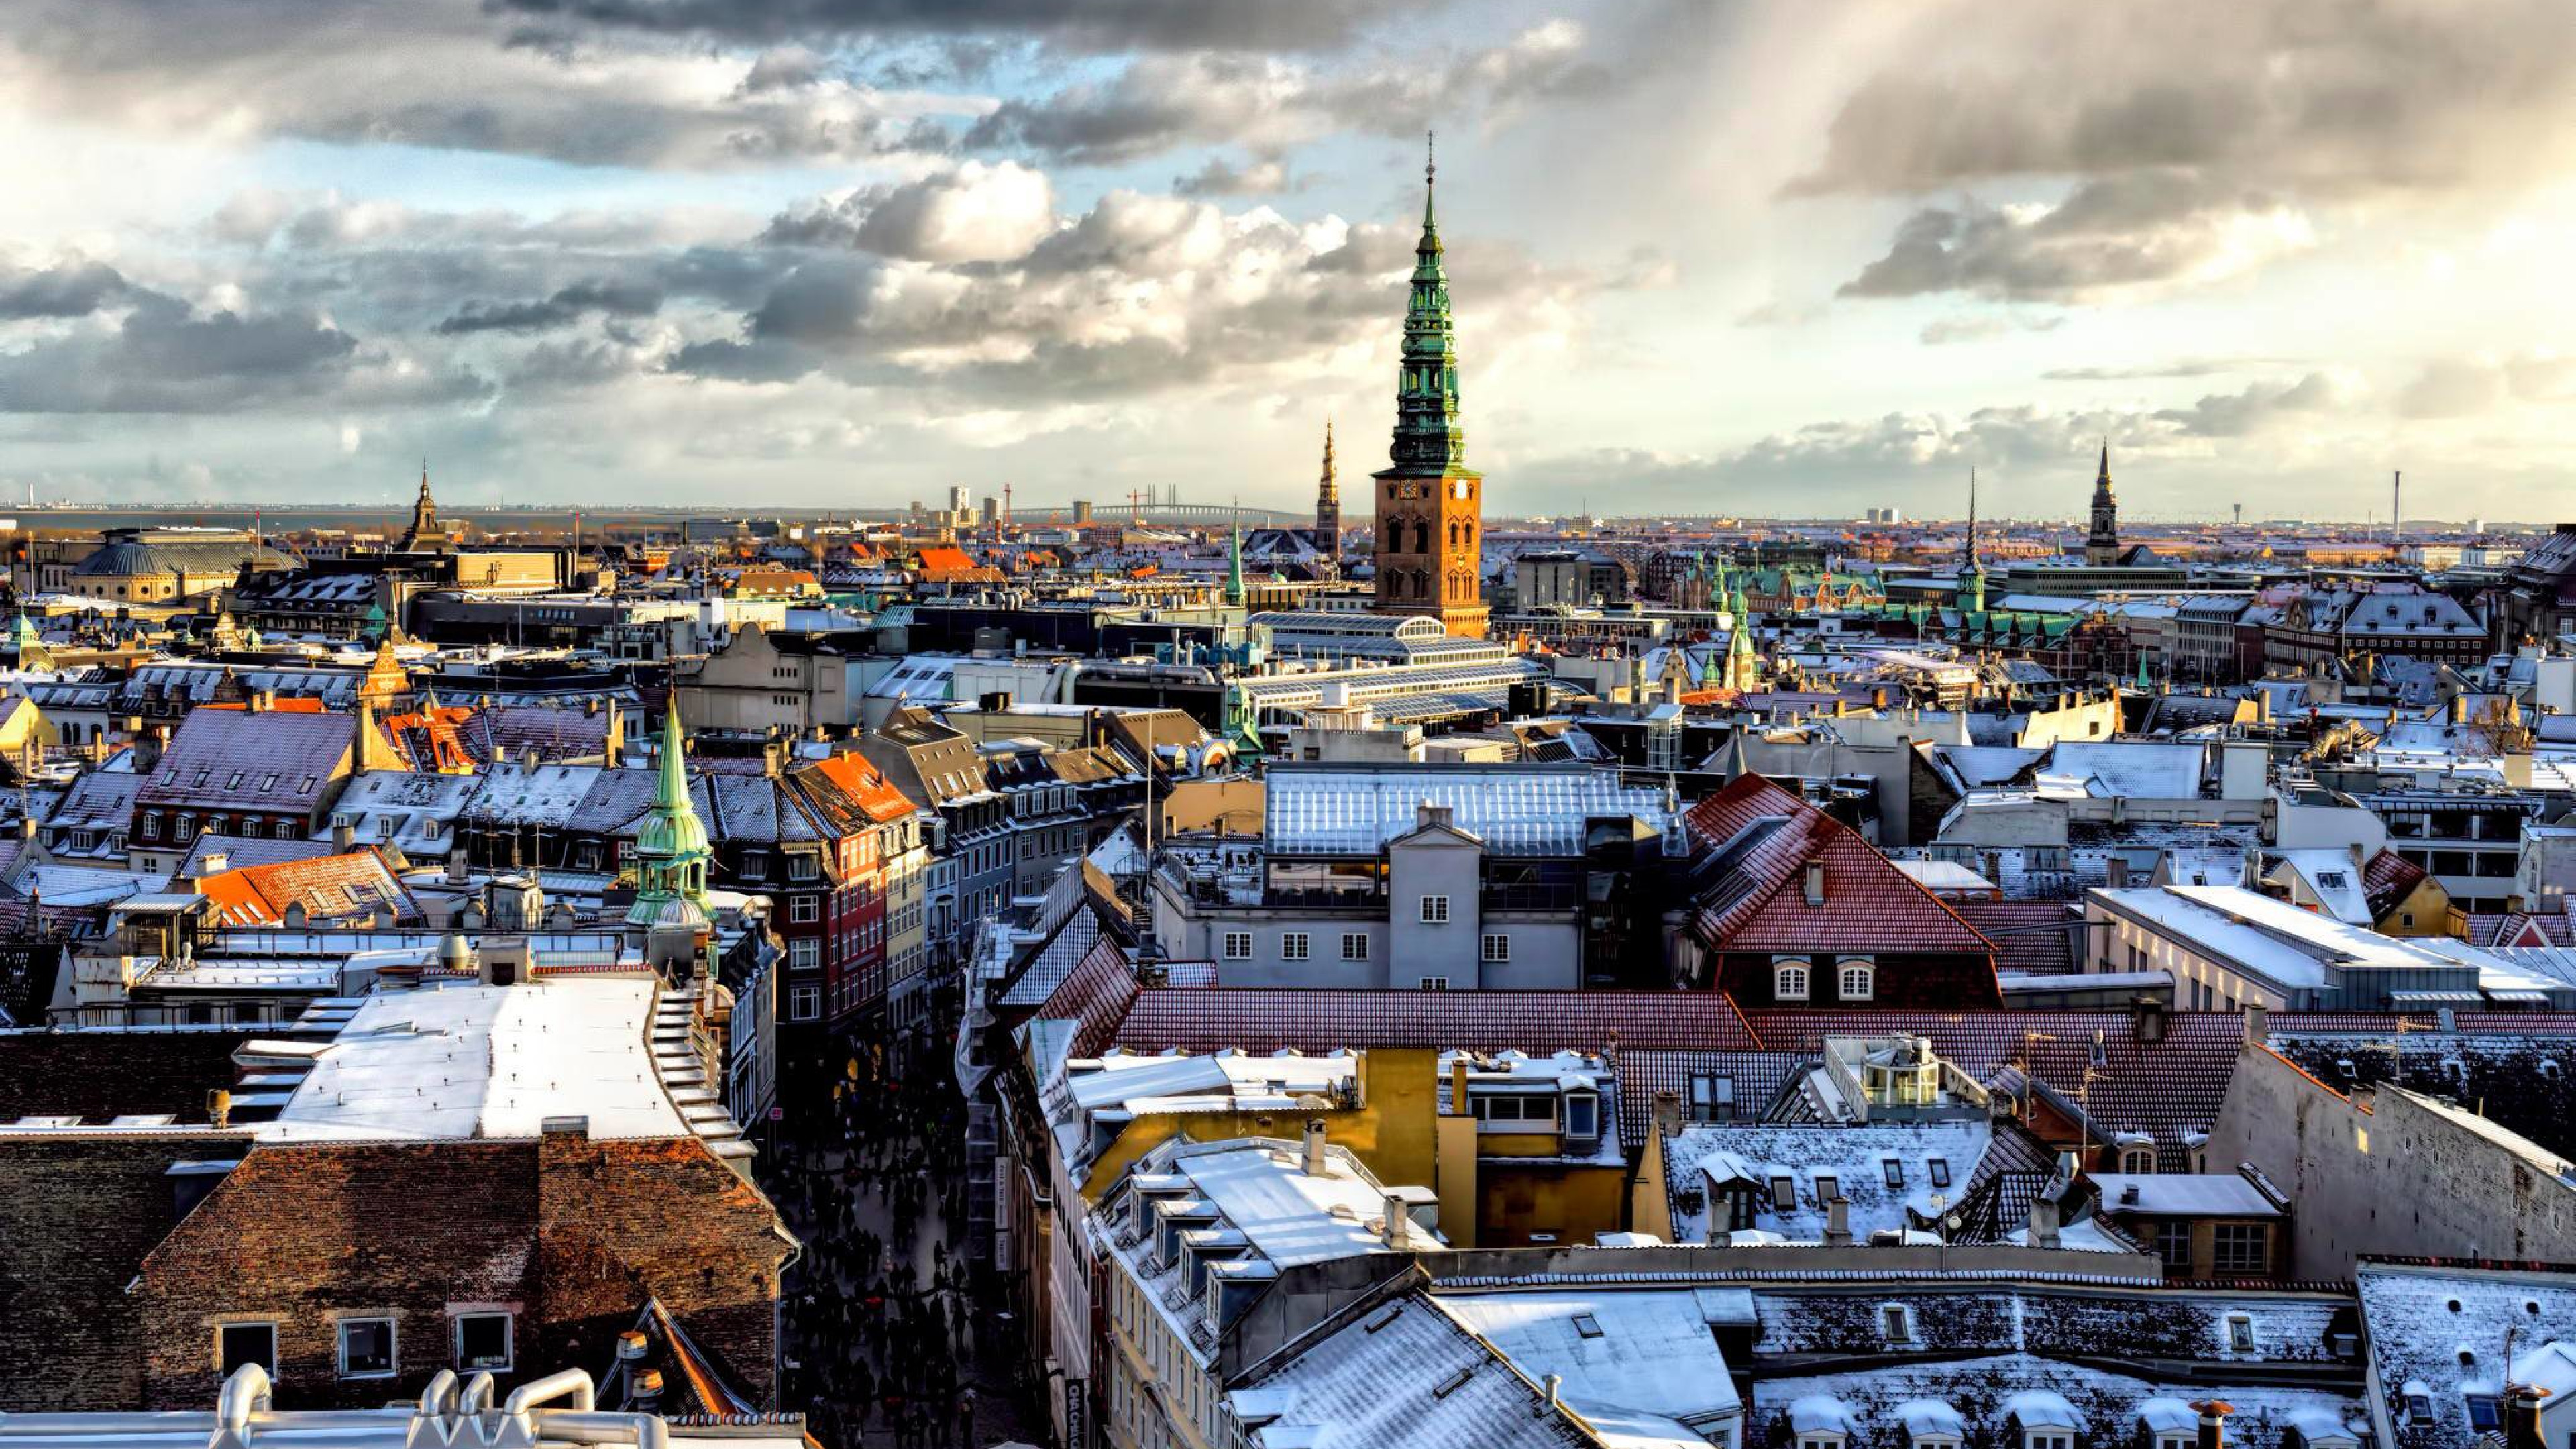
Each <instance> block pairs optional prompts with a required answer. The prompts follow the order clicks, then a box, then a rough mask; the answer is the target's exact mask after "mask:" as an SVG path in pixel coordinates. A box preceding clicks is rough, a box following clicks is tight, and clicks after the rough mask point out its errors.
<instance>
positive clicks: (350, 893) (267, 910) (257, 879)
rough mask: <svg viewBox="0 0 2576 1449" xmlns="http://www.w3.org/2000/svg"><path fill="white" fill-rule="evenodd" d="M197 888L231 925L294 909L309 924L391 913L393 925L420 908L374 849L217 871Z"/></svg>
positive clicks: (262, 921)
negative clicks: (290, 908) (288, 908)
mask: <svg viewBox="0 0 2576 1449" xmlns="http://www.w3.org/2000/svg"><path fill="white" fill-rule="evenodd" d="M197 889H198V891H199V892H200V893H201V894H203V895H204V896H205V897H206V899H208V900H210V901H213V902H214V903H215V915H216V918H217V919H218V920H220V921H222V922H223V923H224V924H226V925H231V926H260V925H275V924H277V923H279V922H281V921H284V920H285V919H286V909H287V907H289V906H295V905H300V906H302V907H303V908H304V915H305V919H307V920H311V921H346V920H356V919H361V918H364V917H367V916H371V915H374V914H375V913H376V912H377V911H379V910H390V911H391V913H392V915H393V917H394V919H395V920H397V921H413V920H418V919H419V918H420V906H419V903H418V902H416V901H414V900H413V899H412V898H411V893H410V892H409V891H408V890H405V889H404V888H403V884H402V882H401V881H399V880H397V879H395V878H394V873H393V872H392V871H391V870H390V869H388V868H387V867H386V865H385V860H384V857H383V856H381V855H379V854H377V853H376V852H375V850H374V849H372V848H369V849H366V850H358V851H352V852H350V853H349V854H347V855H325V856H319V857H317V858H315V859H312V860H287V861H279V862H277V863H276V864H274V865H249V866H244V867H242V868H241V869H239V870H227V871H221V872H218V873H217V874H214V875H210V876H205V877H203V878H201V879H200V880H199V881H198V882H197Z"/></svg>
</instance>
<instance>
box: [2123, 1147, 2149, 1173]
mask: <svg viewBox="0 0 2576 1449" xmlns="http://www.w3.org/2000/svg"><path fill="white" fill-rule="evenodd" d="M2120 1170H2121V1171H2122V1172H2127V1173H2134V1174H2137V1175H2139V1176H2145V1175H2147V1174H2150V1173H2153V1172H2154V1171H2155V1170H2156V1150H2155V1149H2154V1148H2152V1147H2128V1148H2123V1149H2121V1152H2120Z"/></svg>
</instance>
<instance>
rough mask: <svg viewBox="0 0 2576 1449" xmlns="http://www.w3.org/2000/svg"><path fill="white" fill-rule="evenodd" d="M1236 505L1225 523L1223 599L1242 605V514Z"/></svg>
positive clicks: (1239, 506) (1239, 505) (1240, 606)
mask: <svg viewBox="0 0 2576 1449" xmlns="http://www.w3.org/2000/svg"><path fill="white" fill-rule="evenodd" d="M1241 508H1242V505H1241V504H1237V505H1236V509H1237V511H1236V514H1235V517H1234V520H1233V521H1232V522H1230V523H1228V524H1227V525H1226V566H1225V601H1226V602H1227V603H1229V604H1231V605H1233V606H1234V607H1236V608H1238V609H1240V608H1242V607H1243V597H1244V596H1243V515H1242V512H1241Z"/></svg>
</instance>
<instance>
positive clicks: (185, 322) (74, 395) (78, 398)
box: [0, 293, 478, 413]
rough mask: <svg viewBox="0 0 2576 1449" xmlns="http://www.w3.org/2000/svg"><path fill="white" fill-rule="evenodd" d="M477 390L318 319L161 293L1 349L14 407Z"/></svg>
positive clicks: (207, 405) (113, 407)
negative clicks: (404, 366) (101, 319)
mask: <svg viewBox="0 0 2576 1449" xmlns="http://www.w3.org/2000/svg"><path fill="white" fill-rule="evenodd" d="M477 386H478V384H477V383H475V381H474V380H472V379H470V378H468V377H465V376H463V375H461V374H451V375H447V376H433V375H428V374H420V375H406V374H402V373H398V372H393V371H389V370H387V369H384V368H381V367H378V366H375V365H374V360H373V359H370V358H368V357H366V356H365V355H363V354H362V352H361V349H360V347H359V344H358V340H357V339H356V338H354V337H352V336H350V335H349V334H348V333H346V332H343V331H341V330H340V329H339V328H338V327H336V326H333V325H332V324H331V323H330V322H328V321H326V320H324V319H323V318H321V317H319V316H317V315H314V314H312V313H309V312H298V311H277V312H267V313H259V314H250V315H245V314H242V313H238V312H231V311H214V312H203V313H201V312H198V311H196V310H194V309H192V308H190V307H189V306H188V304H186V303H185V302H182V301H180V300H178V299H176V298H173V297H166V296H162V295H159V294H157V293H156V294H146V295H145V296H143V297H142V299H141V300H140V301H138V302H137V304H136V305H135V307H134V309H133V310H132V311H131V312H130V313H128V314H127V315H126V317H125V319H124V321H123V322H122V323H121V324H119V325H118V326H116V327H115V328H113V329H110V330H102V331H90V332H81V333H76V334H73V335H70V336H65V337H57V338H49V339H46V340H44V341H41V342H38V343H35V344H34V345H32V346H29V347H26V348H23V349H20V350H19V351H16V352H10V353H0V409H5V410H7V411H10V412H51V413H217V412H229V411H233V410H236V409H240V408H244V407H252V406H263V405H278V404H289V403H296V402H304V401H317V400H323V399H325V398H327V397H330V396H333V395H358V396H364V397H366V398H368V399H370V400H377V401H382V400H405V401H429V400H437V399H440V398H454V397H461V396H465V395H468V394H470V393H471V392H473V391H474V390H475V389H476V387H477Z"/></svg>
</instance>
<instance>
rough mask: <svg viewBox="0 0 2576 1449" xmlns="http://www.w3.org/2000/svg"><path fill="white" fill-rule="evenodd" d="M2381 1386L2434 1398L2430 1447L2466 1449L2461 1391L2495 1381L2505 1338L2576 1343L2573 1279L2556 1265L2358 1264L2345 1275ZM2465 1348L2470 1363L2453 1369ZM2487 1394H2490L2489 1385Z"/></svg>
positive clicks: (2532, 1343)
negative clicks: (2415, 1387) (2421, 1390)
mask: <svg viewBox="0 0 2576 1449" xmlns="http://www.w3.org/2000/svg"><path fill="white" fill-rule="evenodd" d="M2353 1281H2354V1286H2355V1289H2356V1291H2357V1292H2358V1295H2359V1297H2360V1299H2361V1316H2362V1320H2363V1322H2364V1323H2365V1324H2366V1325H2367V1326H2368V1328H2369V1330H2370V1348H2371V1353H2372V1355H2373V1356H2374V1357H2375V1358H2376V1359H2377V1360H2378V1363H2379V1366H2380V1375H2381V1381H2382V1382H2383V1383H2385V1384H2386V1385H2387V1387H2388V1390H2389V1392H2391V1393H2396V1392H2399V1391H2400V1390H2401V1389H2402V1388H2403V1387H2404V1386H2405V1384H2406V1383H2407V1382H2408V1381H2409V1380H2414V1381H2417V1382H2420V1383H2422V1384H2423V1385H2424V1387H2425V1389H2426V1391H2427V1392H2426V1395H2425V1397H2427V1398H2429V1399H2431V1400H2432V1407H2433V1424H2432V1435H2431V1437H2430V1438H2429V1439H2428V1440H2427V1441H2426V1442H2429V1443H2434V1444H2467V1443H2470V1442H2471V1441H2472V1440H2474V1439H2476V1438H2477V1437H2478V1435H2477V1434H2476V1433H2475V1432H2474V1431H2473V1430H2471V1429H2470V1427H2469V1422H2468V1405H2467V1402H2466V1400H2465V1397H2464V1395H2463V1393H2462V1386H2463V1385H2464V1384H2486V1385H2489V1386H2492V1385H2495V1384H2498V1383H2501V1382H2502V1381H2503V1379H2504V1355H2505V1347H2504V1342H2505V1334H2506V1333H2508V1332H2511V1333H2513V1334H2514V1335H2515V1339H2516V1342H2517V1343H2518V1344H2520V1345H2522V1346H2523V1351H2524V1352H2526V1353H2527V1352H2531V1351H2533V1350H2536V1349H2538V1348H2539V1347H2540V1346H2541V1345H2543V1344H2547V1343H2552V1342H2563V1341H2576V1272H2570V1271H2568V1270H2567V1269H2565V1268H2564V1267H2561V1268H2559V1269H2558V1270H2557V1271H2551V1270H2550V1269H2547V1268H2540V1267H2530V1268H2472V1267H2467V1266H2459V1267H2444V1266H2436V1265H2431V1264H2412V1263H2409V1264H2398V1263H2363V1264H2361V1265H2360V1266H2358V1267H2357V1268H2355V1269H2354V1270H2353ZM2463 1349H2465V1350H2467V1351H2468V1354H2469V1356H2470V1358H2471V1361H2470V1362H2468V1363H2462V1362H2461V1361H2460V1358H2461V1351H2462V1350H2463ZM2485 1391H2486V1392H2490V1393H2492V1392H2494V1390H2493V1388H2492V1387H2489V1388H2488V1389H2487V1390H2485Z"/></svg>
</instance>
